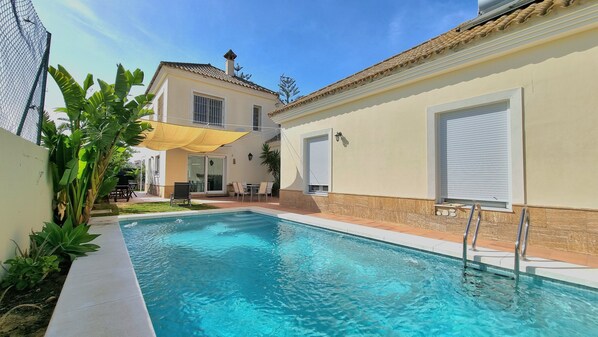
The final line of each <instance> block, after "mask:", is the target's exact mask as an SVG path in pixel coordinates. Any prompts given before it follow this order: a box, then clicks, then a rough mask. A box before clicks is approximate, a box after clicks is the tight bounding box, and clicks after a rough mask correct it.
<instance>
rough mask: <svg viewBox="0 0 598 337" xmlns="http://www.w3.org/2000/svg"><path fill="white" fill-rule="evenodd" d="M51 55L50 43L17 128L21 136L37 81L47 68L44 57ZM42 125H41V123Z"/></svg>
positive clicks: (43, 89) (43, 91) (44, 89)
mask: <svg viewBox="0 0 598 337" xmlns="http://www.w3.org/2000/svg"><path fill="white" fill-rule="evenodd" d="M46 34H49V33H48V32H46ZM48 37H49V36H48ZM49 55H50V48H49V45H46V50H45V52H44V57H43V58H42V61H41V62H40V64H39V67H38V68H37V74H36V75H35V81H33V86H31V91H29V99H27V104H26V105H25V110H24V111H23V116H22V117H21V122H20V123H19V128H18V129H17V136H20V135H21V132H22V131H23V126H24V125H25V120H26V119H27V115H28V114H29V110H30V109H31V101H32V100H33V94H35V89H36V88H37V83H38V82H39V76H40V75H41V73H42V70H44V69H45V66H44V64H45V62H44V59H46V57H47V56H49ZM45 91H46V88H45V87H43V88H42V95H44V93H45ZM42 113H43V112H42ZM40 127H41V125H40ZM38 138H39V137H38Z"/></svg>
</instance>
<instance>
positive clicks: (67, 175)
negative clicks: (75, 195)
mask: <svg viewBox="0 0 598 337" xmlns="http://www.w3.org/2000/svg"><path fill="white" fill-rule="evenodd" d="M66 167H67V168H66V170H65V171H64V174H63V175H62V178H61V179H60V182H59V183H58V184H59V185H61V186H66V185H68V184H70V183H72V182H73V180H75V178H77V174H78V173H79V159H77V158H74V159H72V160H71V161H69V162H68V163H67V164H66Z"/></svg>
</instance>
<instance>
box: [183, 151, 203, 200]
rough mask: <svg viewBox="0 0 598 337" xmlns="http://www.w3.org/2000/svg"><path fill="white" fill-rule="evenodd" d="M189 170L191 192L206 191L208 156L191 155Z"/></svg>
mask: <svg viewBox="0 0 598 337" xmlns="http://www.w3.org/2000/svg"><path fill="white" fill-rule="evenodd" d="M187 163H188V165H187V166H188V167H187V172H188V176H189V183H191V192H192V193H193V192H195V193H204V192H205V191H206V189H205V188H206V179H205V176H206V157H205V156H189V160H188V162H187Z"/></svg>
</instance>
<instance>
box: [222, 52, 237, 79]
mask: <svg viewBox="0 0 598 337" xmlns="http://www.w3.org/2000/svg"><path fill="white" fill-rule="evenodd" d="M224 58H225V59H226V67H225V70H226V74H227V75H230V76H235V59H236V58H237V55H236V54H235V52H233V50H232V49H229V50H228V51H227V52H226V54H224Z"/></svg>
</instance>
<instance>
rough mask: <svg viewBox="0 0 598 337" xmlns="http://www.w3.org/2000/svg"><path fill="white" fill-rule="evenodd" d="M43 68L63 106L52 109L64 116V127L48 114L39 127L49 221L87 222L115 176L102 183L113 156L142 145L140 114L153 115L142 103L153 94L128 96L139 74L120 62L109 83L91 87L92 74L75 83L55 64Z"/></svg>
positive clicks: (146, 126) (138, 82)
mask: <svg viewBox="0 0 598 337" xmlns="http://www.w3.org/2000/svg"><path fill="white" fill-rule="evenodd" d="M48 72H49V73H50V75H51V76H52V78H53V79H54V81H56V84H57V85H58V88H59V89H60V91H61V92H62V96H63V98H64V103H65V107H63V108H59V109H57V111H60V112H64V113H66V115H67V127H66V128H62V129H66V130H64V131H63V130H62V129H61V128H57V127H56V124H55V122H53V121H51V120H50V119H49V118H47V116H46V118H44V123H43V126H42V140H43V144H44V145H45V146H46V147H47V148H48V149H49V150H50V171H51V174H52V177H53V182H54V193H55V200H54V220H55V222H56V223H59V224H63V223H65V222H66V220H67V219H70V222H71V223H72V224H73V225H74V226H78V225H80V224H86V223H87V222H88V221H89V218H90V214H91V208H92V207H93V203H94V201H95V199H96V197H97V196H98V193H100V192H102V191H106V190H109V189H111V186H112V187H113V184H114V180H112V179H110V180H106V181H104V175H105V174H106V170H107V168H108V165H109V163H110V160H111V158H112V156H113V155H114V154H115V153H116V152H121V151H123V150H124V149H125V148H127V147H129V146H135V145H138V144H139V143H141V141H142V140H143V137H144V132H145V131H148V130H150V129H151V126H150V124H149V123H147V122H142V121H141V120H140V118H141V117H144V116H147V115H150V114H152V113H153V112H152V110H151V109H148V108H146V106H147V104H148V103H149V102H151V100H152V99H153V97H154V95H152V94H142V95H138V96H135V97H134V98H130V95H129V93H130V91H131V88H132V87H134V86H141V85H143V72H142V71H141V70H139V69H136V70H135V71H133V72H130V71H128V70H125V68H124V67H123V66H122V65H120V64H119V65H118V66H117V71H116V79H115V82H114V84H108V83H106V82H104V81H102V80H100V79H98V80H97V84H98V86H99V88H98V89H97V90H93V89H92V86H93V82H94V80H93V76H92V75H91V74H88V75H87V77H86V78H85V80H84V81H83V84H82V85H80V84H79V83H77V81H75V79H74V78H73V77H72V76H71V75H70V74H69V73H68V71H67V70H66V69H65V68H64V67H62V66H60V65H58V67H57V68H54V67H49V69H48ZM90 89H91V90H90ZM88 92H89V94H88Z"/></svg>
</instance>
